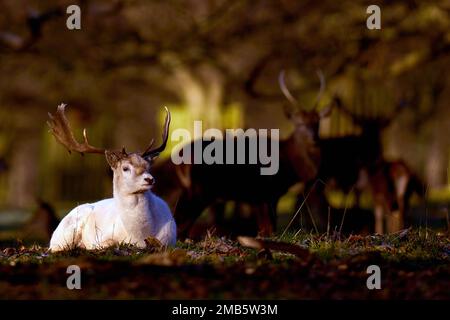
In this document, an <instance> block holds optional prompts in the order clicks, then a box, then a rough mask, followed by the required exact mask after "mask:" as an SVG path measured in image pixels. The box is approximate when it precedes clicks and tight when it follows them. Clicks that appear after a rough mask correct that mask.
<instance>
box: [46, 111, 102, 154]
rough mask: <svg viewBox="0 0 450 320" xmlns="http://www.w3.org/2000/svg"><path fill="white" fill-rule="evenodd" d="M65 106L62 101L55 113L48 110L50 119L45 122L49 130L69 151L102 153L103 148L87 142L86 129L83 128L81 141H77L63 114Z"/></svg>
mask: <svg viewBox="0 0 450 320" xmlns="http://www.w3.org/2000/svg"><path fill="white" fill-rule="evenodd" d="M65 108H66V105H65V104H64V103H62V104H60V105H59V106H58V108H57V110H56V113H55V115H52V114H51V113H50V112H49V113H48V116H49V118H50V120H49V121H47V124H48V126H49V127H50V131H51V133H52V134H53V136H54V137H55V138H56V140H57V141H58V142H59V143H61V144H62V145H63V146H65V147H66V148H67V150H68V151H69V153H71V151H75V152H79V153H81V154H84V153H98V154H104V153H105V151H106V150H105V149H100V148H96V147H93V146H91V145H90V144H89V141H88V138H87V132H86V129H83V138H84V141H83V143H79V142H78V141H77V140H76V139H75V137H74V135H73V133H72V129H71V128H70V124H69V121H68V120H67V118H66V116H65V114H64V111H65Z"/></svg>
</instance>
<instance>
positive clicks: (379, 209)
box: [374, 201, 384, 234]
mask: <svg viewBox="0 0 450 320" xmlns="http://www.w3.org/2000/svg"><path fill="white" fill-rule="evenodd" d="M374 213H375V232H376V233H378V234H383V229H384V228H383V216H384V210H383V204H382V203H381V202H380V201H376V202H375V212H374Z"/></svg>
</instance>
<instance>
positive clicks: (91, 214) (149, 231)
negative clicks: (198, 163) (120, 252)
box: [48, 104, 177, 251]
mask: <svg viewBox="0 0 450 320" xmlns="http://www.w3.org/2000/svg"><path fill="white" fill-rule="evenodd" d="M64 109H65V105H64V104H61V105H59V106H58V109H57V111H56V113H55V114H54V115H52V114H50V113H49V117H50V120H49V121H48V125H49V126H50V130H51V133H52V134H53V135H54V136H55V138H56V140H57V141H58V142H59V143H61V144H62V145H64V146H65V147H66V148H67V149H68V151H69V152H71V151H75V152H79V153H81V154H84V153H96V154H105V155H106V159H107V161H108V163H109V165H110V166H111V169H112V170H113V174H114V176H113V198H110V199H106V200H101V201H99V202H95V203H88V204H82V205H80V206H78V207H76V208H75V209H73V210H72V211H71V212H70V213H69V214H68V215H67V216H65V217H64V219H63V220H62V221H61V223H60V224H59V225H58V227H57V228H56V230H55V232H54V233H53V235H52V238H51V240H50V250H51V251H61V250H65V249H67V248H72V247H81V248H85V249H88V250H91V249H98V248H103V247H107V246H111V245H114V244H120V243H126V244H133V245H136V246H138V247H141V248H142V247H145V246H146V239H147V238H150V237H152V238H156V239H157V240H159V241H160V242H161V244H162V245H163V246H173V245H175V242H176V233H177V232H176V224H175V220H174V219H173V217H172V214H171V212H170V209H169V207H168V205H167V204H166V203H165V202H164V201H163V200H162V199H161V198H159V197H157V196H156V195H155V194H153V193H152V192H151V188H152V186H153V184H154V183H155V179H154V178H153V177H152V175H151V174H150V172H149V170H150V164H151V161H152V159H153V158H154V157H155V156H157V155H158V154H159V153H161V152H162V151H163V150H164V149H165V147H166V144H167V139H168V136H169V124H170V112H169V110H168V109H167V108H166V112H167V114H166V120H165V125H164V133H163V142H162V144H161V145H160V146H159V147H156V148H152V145H153V142H154V141H153V140H152V142H151V144H150V146H149V147H148V148H147V150H146V151H145V152H143V153H141V154H138V153H127V152H126V151H125V148H123V149H122V150H121V151H112V150H104V149H99V148H96V147H93V146H91V145H90V144H89V142H88V139H87V134H86V129H85V130H84V131H83V136H84V142H83V143H79V142H78V141H76V140H75V138H74V135H73V133H72V131H71V128H70V125H69V122H68V121H67V119H66V117H65V114H64Z"/></svg>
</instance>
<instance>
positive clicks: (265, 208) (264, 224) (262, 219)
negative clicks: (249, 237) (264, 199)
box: [256, 203, 273, 237]
mask: <svg viewBox="0 0 450 320" xmlns="http://www.w3.org/2000/svg"><path fill="white" fill-rule="evenodd" d="M258 209H259V210H258V211H257V214H256V221H257V223H258V234H259V235H260V236H263V237H267V236H270V235H271V234H272V233H273V225H272V220H271V217H270V205H269V204H268V203H263V204H261V205H260V206H259V208H258Z"/></svg>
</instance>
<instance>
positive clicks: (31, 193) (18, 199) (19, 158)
mask: <svg viewBox="0 0 450 320" xmlns="http://www.w3.org/2000/svg"><path fill="white" fill-rule="evenodd" d="M17 136H18V137H20V139H17V140H16V142H15V143H14V147H13V148H12V154H11V161H10V164H11V165H10V168H9V176H8V197H7V204H8V205H9V206H11V207H16V208H29V207H30V206H32V205H33V204H34V202H35V197H36V191H37V178H38V172H37V171H38V164H37V162H38V159H39V144H40V135H39V133H36V132H35V130H26V131H23V132H19V133H18V134H17Z"/></svg>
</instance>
